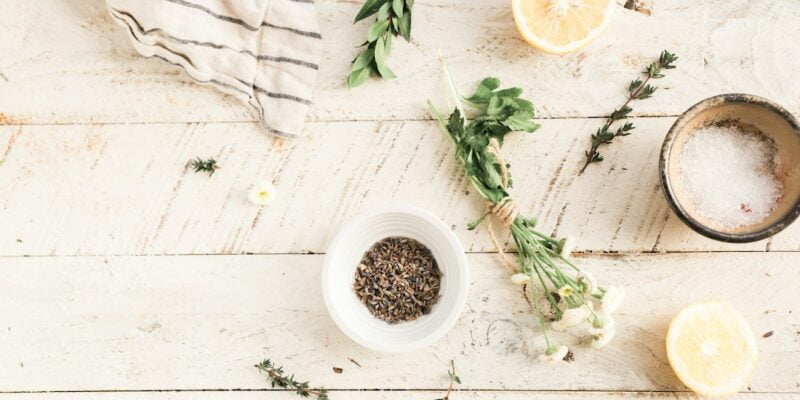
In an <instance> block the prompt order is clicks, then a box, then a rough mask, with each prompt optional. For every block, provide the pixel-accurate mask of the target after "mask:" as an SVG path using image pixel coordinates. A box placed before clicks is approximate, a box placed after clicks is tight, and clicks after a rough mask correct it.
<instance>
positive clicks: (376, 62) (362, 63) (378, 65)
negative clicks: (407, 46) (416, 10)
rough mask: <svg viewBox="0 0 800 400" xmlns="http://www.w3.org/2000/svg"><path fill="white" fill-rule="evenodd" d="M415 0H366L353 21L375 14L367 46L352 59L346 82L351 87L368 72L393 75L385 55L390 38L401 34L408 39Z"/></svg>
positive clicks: (368, 32) (370, 73)
mask: <svg viewBox="0 0 800 400" xmlns="http://www.w3.org/2000/svg"><path fill="white" fill-rule="evenodd" d="M413 6H414V0H366V1H365V2H364V5H363V6H362V7H361V10H360V11H359V12H358V14H356V17H355V20H354V21H353V23H356V22H358V21H361V20H362V19H364V18H367V17H369V16H371V15H373V14H377V16H376V18H375V22H373V23H372V25H370V27H369V30H368V31H367V41H366V42H364V43H363V44H362V45H361V46H360V47H363V46H366V48H365V49H364V51H362V52H361V54H359V55H358V56H357V57H356V58H355V59H353V62H352V66H351V68H350V75H349V76H348V77H347V86H348V87H349V88H351V89H352V88H354V87H356V86H358V85H360V84H362V83H364V82H365V81H366V80H367V78H369V77H370V76H371V75H376V76H380V77H381V78H383V79H392V78H394V77H395V74H394V72H392V70H391V69H389V67H388V66H387V65H386V58H387V57H389V54H391V52H392V38H393V37H395V36H402V37H403V39H405V40H406V41H407V42H409V41H411V8H412V7H413Z"/></svg>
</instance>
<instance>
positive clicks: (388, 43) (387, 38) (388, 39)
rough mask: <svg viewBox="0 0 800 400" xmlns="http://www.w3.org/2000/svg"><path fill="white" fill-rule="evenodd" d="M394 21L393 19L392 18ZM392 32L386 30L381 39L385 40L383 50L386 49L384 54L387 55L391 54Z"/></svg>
mask: <svg viewBox="0 0 800 400" xmlns="http://www.w3.org/2000/svg"><path fill="white" fill-rule="evenodd" d="M392 21H394V19H393V20H392ZM392 36H393V35H392V33H391V32H389V31H387V32H386V34H384V35H383V41H384V42H386V43H385V44H384V46H383V48H384V51H386V56H387V57H388V56H389V55H390V54H392Z"/></svg>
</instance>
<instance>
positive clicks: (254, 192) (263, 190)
mask: <svg viewBox="0 0 800 400" xmlns="http://www.w3.org/2000/svg"><path fill="white" fill-rule="evenodd" d="M247 198H248V199H249V200H250V202H251V203H253V204H257V205H260V206H263V205H265V204H269V203H271V202H272V201H273V200H275V186H272V183H271V182H268V181H264V182H260V183H257V184H255V185H253V187H252V188H250V192H248V194H247Z"/></svg>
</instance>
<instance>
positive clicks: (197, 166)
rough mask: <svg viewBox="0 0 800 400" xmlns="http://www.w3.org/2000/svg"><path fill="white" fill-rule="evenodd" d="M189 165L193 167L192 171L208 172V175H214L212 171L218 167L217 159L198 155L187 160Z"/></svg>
mask: <svg viewBox="0 0 800 400" xmlns="http://www.w3.org/2000/svg"><path fill="white" fill-rule="evenodd" d="M189 166H190V167H192V168H194V172H208V176H211V175H214V172H216V170H217V168H219V165H217V160H215V159H213V158H209V159H208V160H203V159H202V158H200V157H197V158H195V159H194V160H192V161H189Z"/></svg>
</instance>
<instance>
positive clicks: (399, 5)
mask: <svg viewBox="0 0 800 400" xmlns="http://www.w3.org/2000/svg"><path fill="white" fill-rule="evenodd" d="M404 7H405V3H404V1H403V0H394V1H392V11H394V15H395V16H397V17H402V16H403V8H404Z"/></svg>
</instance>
